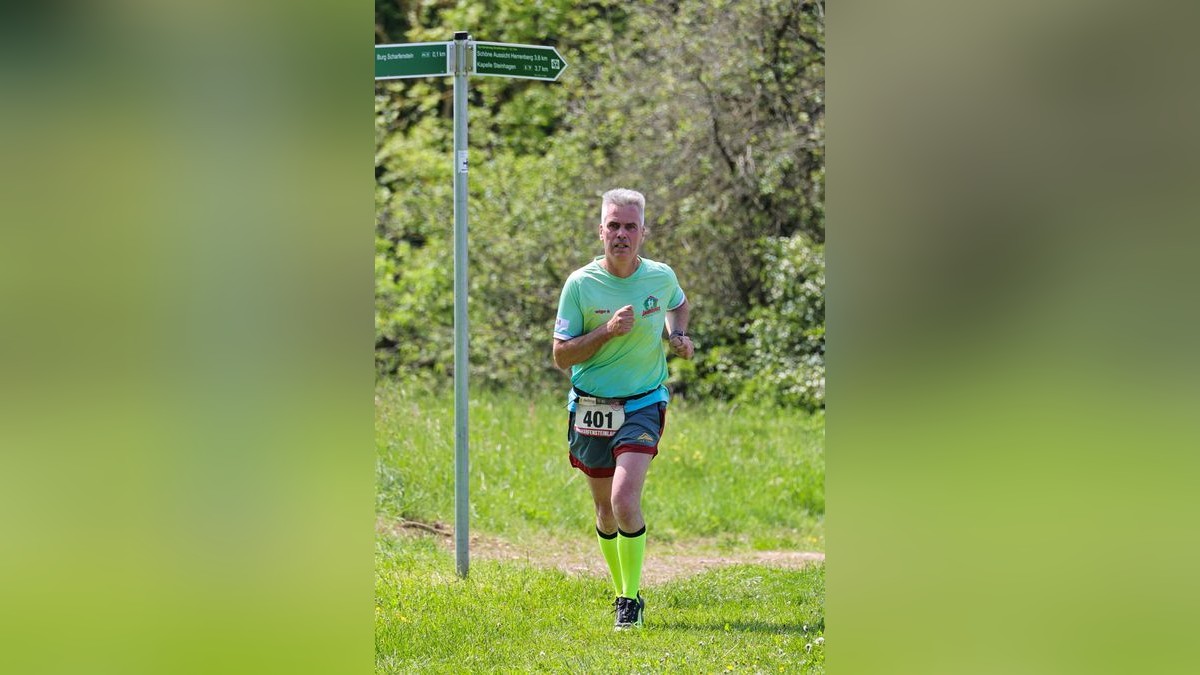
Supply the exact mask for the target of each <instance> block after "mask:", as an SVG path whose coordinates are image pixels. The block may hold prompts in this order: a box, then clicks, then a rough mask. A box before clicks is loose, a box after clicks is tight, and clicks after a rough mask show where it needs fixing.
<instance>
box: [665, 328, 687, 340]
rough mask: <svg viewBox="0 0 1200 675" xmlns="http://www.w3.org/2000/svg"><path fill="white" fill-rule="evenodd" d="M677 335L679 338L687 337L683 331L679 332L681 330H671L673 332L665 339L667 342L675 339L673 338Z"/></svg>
mask: <svg viewBox="0 0 1200 675" xmlns="http://www.w3.org/2000/svg"><path fill="white" fill-rule="evenodd" d="M677 335H678V336H679V337H687V336H688V334H687V333H685V332H683V331H681V330H673V331H671V334H670V335H668V336H667V339H668V340H670V339H671V338H673V337H675V336H677Z"/></svg>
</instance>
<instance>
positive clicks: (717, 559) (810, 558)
mask: <svg viewBox="0 0 1200 675" xmlns="http://www.w3.org/2000/svg"><path fill="white" fill-rule="evenodd" d="M376 530H377V531H379V532H390V533H391V534H392V535H393V536H396V537H418V536H430V535H433V536H435V537H436V538H437V540H438V541H439V543H440V544H441V545H442V546H444V547H445V548H446V550H448V551H453V550H454V539H453V534H454V528H453V527H451V526H449V525H447V524H445V523H437V522H435V523H418V522H415V521H407V520H406V521H399V522H385V521H378V522H376ZM471 559H472V560H515V561H521V562H525V563H527V564H529V565H533V566H536V567H546V568H554V569H559V570H562V571H563V572H566V573H568V574H578V575H585V576H598V577H607V576H608V568H607V567H606V566H605V564H604V559H603V558H602V557H601V556H600V550H599V548H598V547H597V546H596V542H595V539H594V538H591V539H588V538H585V537H580V538H579V539H578V540H564V539H553V540H545V539H543V540H539V541H536V542H511V541H507V540H504V539H500V538H497V537H489V536H479V535H472V536H471ZM824 561H825V554H824V553H821V552H819V551H744V552H728V551H718V550H716V549H715V545H714V544H713V543H712V542H707V541H703V540H695V541H688V542H672V543H669V544H668V543H661V544H655V543H654V540H653V539H651V540H650V543H649V545H648V546H647V550H646V562H645V567H644V568H643V570H642V579H643V580H644V581H645V582H646V583H647V584H650V585H653V584H659V583H663V582H666V581H670V580H672V579H677V578H679V577H687V576H691V575H694V574H699V573H701V572H705V571H707V570H710V569H713V568H716V567H724V566H728V565H745V564H754V565H768V566H771V567H782V568H791V569H795V568H800V567H804V566H805V565H811V564H813V563H814V562H824Z"/></svg>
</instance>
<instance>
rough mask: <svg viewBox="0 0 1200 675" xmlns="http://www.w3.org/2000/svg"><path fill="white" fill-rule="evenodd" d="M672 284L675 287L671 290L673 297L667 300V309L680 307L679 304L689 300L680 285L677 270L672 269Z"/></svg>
mask: <svg viewBox="0 0 1200 675" xmlns="http://www.w3.org/2000/svg"><path fill="white" fill-rule="evenodd" d="M668 269H670V268H668ZM671 284H672V285H673V286H674V287H675V288H674V290H672V291H671V299H670V300H669V301H668V302H667V311H671V310H672V309H679V306H680V305H682V304H683V303H684V301H686V300H687V296H686V295H684V294H683V289H682V288H680V287H679V279H677V278H676V277H675V270H671Z"/></svg>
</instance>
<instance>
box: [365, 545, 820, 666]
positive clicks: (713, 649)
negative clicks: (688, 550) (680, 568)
mask: <svg viewBox="0 0 1200 675" xmlns="http://www.w3.org/2000/svg"><path fill="white" fill-rule="evenodd" d="M376 553H377V554H376V570H375V658H376V666H377V669H378V670H379V671H380V672H386V673H411V672H418V671H419V672H464V671H467V672H492V671H497V670H499V671H505V672H511V671H554V672H562V671H570V672H577V673H603V672H622V673H629V672H647V673H650V672H662V671H675V672H724V671H727V670H732V671H735V672H762V673H779V672H789V673H793V672H823V670H824V666H823V664H824V660H825V650H824V644H823V643H824V638H823V633H824V594H825V590H824V589H825V568H824V566H823V565H812V566H810V567H807V568H804V569H801V570H781V569H774V568H769V567H762V566H752V565H740V566H734V567H725V568H721V569H719V570H713V571H710V572H706V573H703V574H700V575H697V576H692V577H686V578H681V579H677V580H675V581H671V582H668V583H665V584H662V585H660V586H657V587H652V588H649V589H647V590H646V593H645V597H646V602H647V608H646V625H645V627H644V628H643V629H641V630H629V631H622V632H619V633H618V632H614V631H613V628H612V622H613V614H612V611H611V609H610V607H609V604H610V603H611V601H612V590H611V587H610V586H609V584H608V582H607V581H606V580H604V579H600V578H590V577H581V576H575V575H569V574H566V573H563V572H560V571H557V570H552V569H550V570H548V569H542V568H536V567H532V566H529V565H526V564H524V563H512V562H505V563H500V562H492V561H482V562H472V564H471V573H470V576H469V578H468V579H466V580H462V579H459V578H458V577H457V576H455V574H454V557H453V555H452V554H451V553H449V552H446V551H445V550H443V549H442V548H440V547H439V546H438V545H437V544H436V543H435V542H434V541H433V540H432V539H431V538H429V537H422V538H415V539H407V538H405V539H399V540H397V539H392V538H391V537H388V536H386V535H384V536H381V538H380V541H379V544H378V547H377V551H376Z"/></svg>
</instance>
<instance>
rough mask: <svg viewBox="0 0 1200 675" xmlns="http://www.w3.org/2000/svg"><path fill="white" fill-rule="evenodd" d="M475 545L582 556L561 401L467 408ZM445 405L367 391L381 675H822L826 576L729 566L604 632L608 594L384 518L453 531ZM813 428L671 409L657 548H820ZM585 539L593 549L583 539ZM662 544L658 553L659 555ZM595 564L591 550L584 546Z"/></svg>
mask: <svg viewBox="0 0 1200 675" xmlns="http://www.w3.org/2000/svg"><path fill="white" fill-rule="evenodd" d="M472 399H473V400H472V402H471V407H470V416H471V446H470V448H471V522H470V527H471V533H472V535H477V534H478V535H484V536H487V537H491V538H497V539H500V540H505V541H510V542H517V543H522V544H524V545H529V544H530V542H534V543H543V542H545V543H546V545H554V544H553V542H555V541H558V542H562V541H564V540H569V541H576V540H581V541H582V542H583V543H582V544H581V545H582V546H590V545H593V544H594V537H595V535H594V530H593V529H592V523H593V515H592V512H591V508H592V507H591V499H590V497H589V495H588V490H587V485H586V483H585V482H584V480H583V476H582V474H580V473H579V472H578V471H576V470H575V469H572V468H571V467H570V466H569V464H568V463H567V460H566V453H567V450H566V415H565V411H564V409H563V401H562V396H561V393H560V392H552V393H547V394H546V395H545V396H542V397H539V398H535V399H533V400H530V399H528V398H523V397H518V396H516V395H512V394H500V393H489V392H480V393H477V394H474V395H473V397H472ZM453 429H454V417H453V401H452V397H451V396H450V394H449V393H448V392H442V393H431V392H429V391H428V390H426V389H423V388H420V387H417V386H415V385H411V384H404V383H395V382H384V383H381V384H380V386H379V387H378V388H377V391H376V445H377V450H378V464H377V474H378V475H377V477H378V496H377V505H376V506H377V516H378V518H379V520H380V521H381V523H383V524H384V525H385V527H382V528H380V534H379V535H378V539H377V541H378V545H377V550H376V663H377V667H378V669H379V670H380V671H381V672H413V671H418V670H419V671H422V672H426V671H433V672H442V671H444V672H462V671H472V672H476V671H494V670H500V671H514V670H516V671H527V670H534V671H537V670H543V671H573V672H660V671H663V670H669V671H681V672H723V671H726V670H728V669H732V670H735V671H739V672H822V671H823V663H824V644H823V643H824V637H823V631H824V618H823V617H824V609H823V597H824V565H823V564H821V563H817V564H813V565H810V566H808V567H805V568H802V569H777V568H772V567H764V566H761V565H736V566H727V567H722V568H719V569H714V570H710V571H707V572H704V573H701V574H697V575H693V576H684V577H679V578H676V579H674V580H671V581H667V582H663V583H659V584H657V585H647V587H646V589H645V592H644V594H645V596H646V599H647V603H648V608H647V626H646V628H645V629H644V630H641V631H637V632H631V631H626V632H622V633H614V632H613V630H612V618H613V617H612V613H611V609H610V607H609V604H610V603H611V601H612V597H611V588H610V587H609V585H608V582H607V581H606V580H605V579H603V578H600V577H589V576H581V575H575V574H569V573H566V572H562V571H559V570H557V569H554V568H552V567H547V566H535V565H530V564H527V563H526V562H523V561H522V562H510V561H497V560H489V559H481V558H478V557H472V560H471V570H470V577H469V578H468V579H466V580H462V579H458V578H457V577H456V576H455V574H454V560H453V555H452V554H451V553H449V552H447V550H446V548H445V547H444V546H443V545H442V544H439V542H438V540H437V539H436V538H435V537H433V536H399V537H397V536H396V535H395V534H394V533H393V532H392V531H391V528H389V527H386V525H388V524H389V523H393V522H395V521H398V520H401V519H403V520H414V521H421V522H426V523H443V524H446V525H450V524H452V523H453V514H454V509H453V505H454V481H453V476H454V452H453ZM824 475H825V462H824V418H823V415H819V414H818V415H807V414H804V413H799V412H797V411H782V410H778V409H774V408H769V407H754V406H750V407H735V406H731V405H728V404H715V403H705V404H688V403H687V402H683V401H677V402H673V403H672V406H671V408H670V411H669V413H668V417H667V428H666V432H665V433H664V435H663V439H662V442H661V445H660V452H659V455H658V457H657V458H656V459H655V460H654V461H653V463H652V464H651V468H650V473H649V476H648V479H647V483H646V490H645V495H644V499H643V509H644V511H645V514H646V520H647V529H648V533H649V536H650V537H651V539H650V541H649V546H648V549H647V550H648V554H647V555H648V557H649V556H653V555H655V548H654V546H655V544H656V543H658V544H661V545H662V548H660V549H659V551H660V554H661V555H666V553H665V552H664V551H666V550H669V549H672V548H674V549H675V550H678V549H679V548H680V547H683V548H687V547H689V546H691V545H692V544H696V545H697V547H703V548H704V549H705V550H716V551H718V552H720V551H727V552H730V553H736V552H746V551H753V550H762V549H782V550H805V551H823V550H824V547H825V538H824V529H823V523H824V511H825V496H824ZM589 542H591V543H589ZM668 544H669V545H671V546H667V545H668ZM596 556H597V558H598V557H599V551H598V550H597V551H596Z"/></svg>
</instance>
